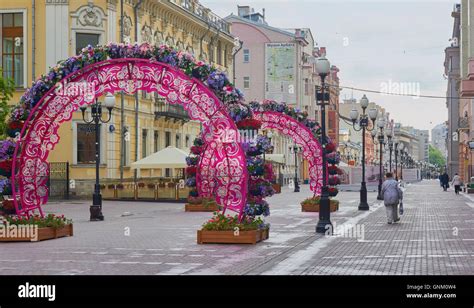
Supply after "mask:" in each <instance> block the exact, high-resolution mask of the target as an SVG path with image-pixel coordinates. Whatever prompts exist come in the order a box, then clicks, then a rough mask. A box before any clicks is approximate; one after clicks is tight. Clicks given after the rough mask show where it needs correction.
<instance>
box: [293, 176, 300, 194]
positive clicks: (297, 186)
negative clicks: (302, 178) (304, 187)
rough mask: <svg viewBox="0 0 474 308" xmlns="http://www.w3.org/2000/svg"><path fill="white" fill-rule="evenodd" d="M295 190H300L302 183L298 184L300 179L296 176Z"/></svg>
mask: <svg viewBox="0 0 474 308" xmlns="http://www.w3.org/2000/svg"><path fill="white" fill-rule="evenodd" d="M294 192H300V184H298V179H297V178H295V190H294Z"/></svg>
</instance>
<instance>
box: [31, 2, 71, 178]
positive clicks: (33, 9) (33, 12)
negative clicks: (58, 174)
mask: <svg viewBox="0 0 474 308" xmlns="http://www.w3.org/2000/svg"><path fill="white" fill-rule="evenodd" d="M31 19H32V22H31V27H32V29H31V32H32V34H31V40H32V43H31V81H32V82H33V81H34V80H35V78H36V70H35V64H36V61H35V60H36V56H35V55H36V39H35V37H36V35H35V32H36V22H35V21H36V1H35V0H33V1H32V2H31ZM68 185H69V184H68Z"/></svg>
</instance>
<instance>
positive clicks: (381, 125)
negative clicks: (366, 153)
mask: <svg viewBox="0 0 474 308" xmlns="http://www.w3.org/2000/svg"><path fill="white" fill-rule="evenodd" d="M377 126H378V127H379V128H380V129H382V128H384V127H385V119H384V118H383V117H381V118H379V119H378V120H377Z"/></svg>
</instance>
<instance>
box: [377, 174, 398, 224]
mask: <svg viewBox="0 0 474 308" xmlns="http://www.w3.org/2000/svg"><path fill="white" fill-rule="evenodd" d="M385 177H386V179H385V181H384V182H383V184H382V196H383V201H384V204H385V209H386V210H387V219H388V223H389V224H392V223H394V222H397V221H399V220H400V218H399V217H398V203H399V202H401V201H402V200H403V191H402V190H401V188H400V187H399V185H398V182H397V181H396V180H394V179H393V175H392V173H391V172H387V174H386V175H385Z"/></svg>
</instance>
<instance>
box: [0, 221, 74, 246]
mask: <svg viewBox="0 0 474 308" xmlns="http://www.w3.org/2000/svg"><path fill="white" fill-rule="evenodd" d="M73 235H74V230H73V225H72V224H70V225H66V226H64V227H63V228H59V229H55V228H49V227H48V228H38V239H37V241H45V240H50V239H55V238H60V237H66V236H73ZM35 241H36V239H35V238H34V237H33V236H32V235H31V234H28V236H24V237H18V236H16V237H0V242H35Z"/></svg>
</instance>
